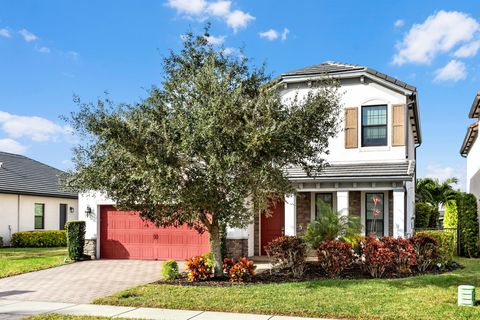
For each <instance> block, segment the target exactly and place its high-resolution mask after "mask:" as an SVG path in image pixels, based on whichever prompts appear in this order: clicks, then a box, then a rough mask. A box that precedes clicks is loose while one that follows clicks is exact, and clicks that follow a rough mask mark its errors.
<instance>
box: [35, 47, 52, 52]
mask: <svg viewBox="0 0 480 320" xmlns="http://www.w3.org/2000/svg"><path fill="white" fill-rule="evenodd" d="M35 50H37V51H38V52H41V53H50V48H47V47H35Z"/></svg>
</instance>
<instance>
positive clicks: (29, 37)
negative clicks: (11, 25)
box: [18, 29, 38, 42]
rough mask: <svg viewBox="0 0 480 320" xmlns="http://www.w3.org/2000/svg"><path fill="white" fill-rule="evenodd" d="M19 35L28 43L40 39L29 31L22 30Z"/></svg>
mask: <svg viewBox="0 0 480 320" xmlns="http://www.w3.org/2000/svg"><path fill="white" fill-rule="evenodd" d="M18 33H19V34H20V35H21V36H22V37H23V40H25V41H27V42H30V41H35V40H38V37H37V36H36V35H34V34H33V33H31V32H30V31H28V30H27V29H22V30H20V31H18Z"/></svg>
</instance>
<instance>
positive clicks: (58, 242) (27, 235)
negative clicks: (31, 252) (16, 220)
mask: <svg viewBox="0 0 480 320" xmlns="http://www.w3.org/2000/svg"><path fill="white" fill-rule="evenodd" d="M11 245H12V247H18V248H47V247H65V246H66V245H67V236H66V233H65V231H64V230H47V231H20V232H15V233H14V234H12V239H11Z"/></svg>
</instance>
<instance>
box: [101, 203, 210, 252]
mask: <svg viewBox="0 0 480 320" xmlns="http://www.w3.org/2000/svg"><path fill="white" fill-rule="evenodd" d="M208 251H210V243H209V239H208V233H204V234H199V233H198V232H197V231H195V230H193V229H190V228H188V227H187V226H181V227H179V228H174V227H171V228H158V227H156V226H155V225H154V224H153V223H151V222H148V221H144V220H142V219H141V218H140V215H139V214H138V212H135V211H119V210H117V209H116V208H115V207H114V206H100V258H102V259H142V260H168V259H173V260H184V259H188V258H191V257H193V256H196V255H201V254H204V253H205V252H208Z"/></svg>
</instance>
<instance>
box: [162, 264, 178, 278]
mask: <svg viewBox="0 0 480 320" xmlns="http://www.w3.org/2000/svg"><path fill="white" fill-rule="evenodd" d="M179 274H180V273H179V272H178V264H177V261H175V260H168V261H165V262H163V263H162V276H163V278H164V279H166V280H174V279H176V278H178V276H179Z"/></svg>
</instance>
